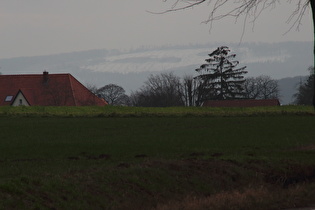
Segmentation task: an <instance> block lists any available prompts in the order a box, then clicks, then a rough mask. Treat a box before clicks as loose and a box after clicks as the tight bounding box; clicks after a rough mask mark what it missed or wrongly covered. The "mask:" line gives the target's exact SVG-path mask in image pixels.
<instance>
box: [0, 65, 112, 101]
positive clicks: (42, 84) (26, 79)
mask: <svg viewBox="0 0 315 210" xmlns="http://www.w3.org/2000/svg"><path fill="white" fill-rule="evenodd" d="M8 105H11V106H19V105H24V106H90V105H91V106H93V105H96V106H105V105H107V102H106V101H104V100H103V99H100V98H98V97H97V96H96V95H94V94H93V93H92V92H91V91H89V90H88V89H87V88H86V87H85V86H84V85H82V84H81V83H80V82H79V81H78V80H77V79H75V78H74V77H73V76H72V75H71V74H49V73H48V72H46V71H44V72H43V74H24V75H0V106H8Z"/></svg>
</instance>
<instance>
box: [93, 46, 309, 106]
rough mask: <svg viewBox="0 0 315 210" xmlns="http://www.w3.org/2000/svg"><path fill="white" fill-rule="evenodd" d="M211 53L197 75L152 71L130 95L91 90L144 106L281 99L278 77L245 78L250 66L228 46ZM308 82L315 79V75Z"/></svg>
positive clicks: (113, 88) (120, 102) (114, 89)
mask: <svg viewBox="0 0 315 210" xmlns="http://www.w3.org/2000/svg"><path fill="white" fill-rule="evenodd" d="M208 56H209V57H208V58H207V59H205V61H206V63H205V64H202V65H201V66H200V67H199V68H197V69H196V70H195V72H196V74H197V76H193V75H185V76H183V78H181V77H179V76H177V75H175V74H174V73H172V72H162V73H159V74H151V75H150V76H149V77H148V78H147V80H146V81H145V82H144V84H143V86H142V87H141V88H140V89H139V90H136V91H133V92H132V93H131V94H130V95H129V96H128V95H126V93H125V90H124V89H123V88H122V87H120V86H118V85H116V84H109V85H105V86H104V87H101V88H99V89H97V88H95V87H89V89H90V90H91V91H92V92H94V93H95V94H96V95H98V96H99V97H101V98H104V99H105V100H106V101H107V102H108V103H109V104H112V105H123V106H142V107H169V106H202V104H203V102H204V101H207V100H233V99H234V100H235V99H239V100H242V99H277V98H279V85H278V82H277V80H274V79H272V78H271V77H270V76H267V75H261V76H258V77H247V78H245V77H244V75H245V74H246V73H247V71H246V66H243V67H239V62H238V61H236V60H235V57H236V55H235V54H233V53H231V52H230V50H229V48H228V47H225V46H222V47H218V48H217V49H216V50H215V51H213V52H212V53H210V54H208ZM306 82H307V83H311V82H312V78H311V76H310V78H309V80H307V81H306ZM304 86H307V87H308V86H311V84H307V85H304V84H303V85H301V86H300V87H299V89H298V92H297V93H296V94H295V98H296V100H295V102H296V103H297V104H302V103H303V104H304V103H305V104H308V103H309V102H307V103H306V102H302V101H301V100H298V98H299V97H301V94H302V92H303V91H304V89H306V87H304ZM304 92H307V91H304ZM303 94H304V93H303ZM308 94H312V92H310V93H308ZM305 97H306V98H307V97H308V96H305ZM310 98H311V97H308V99H310Z"/></svg>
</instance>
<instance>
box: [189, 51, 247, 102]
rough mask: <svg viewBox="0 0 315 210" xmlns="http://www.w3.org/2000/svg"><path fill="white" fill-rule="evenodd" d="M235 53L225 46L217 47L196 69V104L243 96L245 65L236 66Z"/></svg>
mask: <svg viewBox="0 0 315 210" xmlns="http://www.w3.org/2000/svg"><path fill="white" fill-rule="evenodd" d="M235 57H236V54H231V53H230V50H229V48H228V47H226V46H222V47H218V48H217V49H216V50H215V51H213V52H212V53H210V54H209V58H208V59H206V60H205V61H206V62H207V63H206V64H202V65H201V66H200V67H199V68H198V69H196V71H197V72H198V73H199V75H198V76H196V77H195V79H196V80H197V81H198V84H199V85H198V88H197V95H198V97H197V98H198V99H197V105H201V103H202V102H203V101H205V100H226V99H238V98H243V97H244V89H243V83H244V82H245V79H244V76H243V75H244V74H246V73H247V71H245V68H246V66H244V67H241V68H236V67H237V66H238V64H239V62H238V61H236V60H234V58H235Z"/></svg>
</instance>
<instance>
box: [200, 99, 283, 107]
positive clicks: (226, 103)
mask: <svg viewBox="0 0 315 210" xmlns="http://www.w3.org/2000/svg"><path fill="white" fill-rule="evenodd" d="M202 106H207V107H257V106H280V102H279V100H278V99H262V100H256V99H239V100H214V101H212V100H209V101H205V102H204V103H203V105H202Z"/></svg>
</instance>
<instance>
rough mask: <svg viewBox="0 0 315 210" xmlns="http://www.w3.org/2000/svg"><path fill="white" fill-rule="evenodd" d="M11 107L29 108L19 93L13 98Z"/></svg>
mask: <svg viewBox="0 0 315 210" xmlns="http://www.w3.org/2000/svg"><path fill="white" fill-rule="evenodd" d="M12 106H29V104H28V103H27V100H26V99H25V97H24V96H23V94H22V93H21V92H19V93H18V94H17V96H16V97H15V99H14V101H13V103H12Z"/></svg>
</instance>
